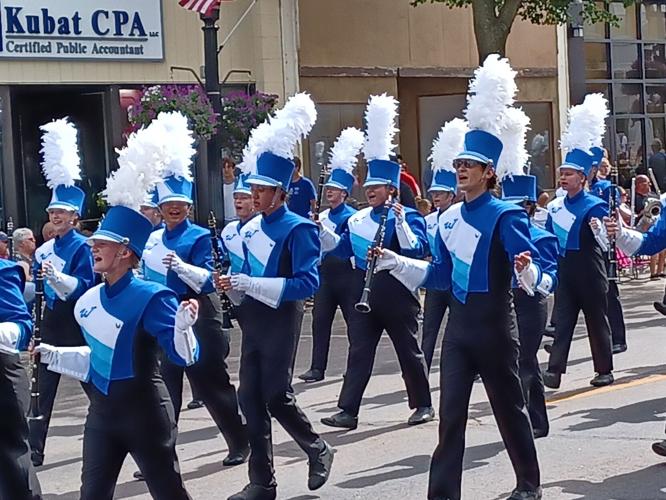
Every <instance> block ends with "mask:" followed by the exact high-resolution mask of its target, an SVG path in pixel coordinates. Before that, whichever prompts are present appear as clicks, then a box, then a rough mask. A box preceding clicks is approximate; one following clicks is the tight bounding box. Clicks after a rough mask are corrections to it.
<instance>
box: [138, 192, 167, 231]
mask: <svg viewBox="0 0 666 500" xmlns="http://www.w3.org/2000/svg"><path fill="white" fill-rule="evenodd" d="M158 201H159V199H158V197H157V189H155V190H153V191H152V192H151V193H150V199H146V200H145V201H143V202H142V203H141V206H140V207H139V211H140V212H141V214H142V215H143V216H144V217H146V218H147V219H148V220H149V221H150V223H151V224H152V225H153V231H157V230H158V229H164V221H163V220H162V214H161V213H160V207H159V205H158V204H157V202H158Z"/></svg>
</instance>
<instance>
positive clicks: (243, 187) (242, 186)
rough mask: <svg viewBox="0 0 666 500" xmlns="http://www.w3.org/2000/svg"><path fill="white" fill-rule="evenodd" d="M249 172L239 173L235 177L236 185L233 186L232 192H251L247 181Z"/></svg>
mask: <svg viewBox="0 0 666 500" xmlns="http://www.w3.org/2000/svg"><path fill="white" fill-rule="evenodd" d="M249 177H250V175H249V174H240V175H239V176H238V179H236V185H235V186H234V194H236V193H238V194H250V195H251V194H252V190H251V189H250V185H249V184H248V183H247V181H248V178H249Z"/></svg>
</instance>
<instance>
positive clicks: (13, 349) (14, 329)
mask: <svg viewBox="0 0 666 500" xmlns="http://www.w3.org/2000/svg"><path fill="white" fill-rule="evenodd" d="M20 339H21V327H20V326H18V325H17V324H16V323H11V322H6V323H0V352H7V353H10V354H16V353H17V352H18V343H19V340H20Z"/></svg>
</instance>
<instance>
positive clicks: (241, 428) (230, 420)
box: [162, 294, 247, 451]
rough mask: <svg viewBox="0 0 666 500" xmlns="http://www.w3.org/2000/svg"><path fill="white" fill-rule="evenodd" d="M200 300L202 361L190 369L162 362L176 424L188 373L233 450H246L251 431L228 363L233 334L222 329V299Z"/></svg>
mask: <svg viewBox="0 0 666 500" xmlns="http://www.w3.org/2000/svg"><path fill="white" fill-rule="evenodd" d="M196 298H197V299H198V301H199V319H198V320H197V322H196V323H195V325H194V328H193V329H194V334H195V335H196V337H197V341H198V342H199V360H198V361H197V362H196V363H194V364H193V365H192V366H189V367H187V368H183V367H181V366H177V365H175V364H173V363H171V362H169V361H168V360H166V359H165V360H164V361H163V363H162V376H163V377H164V382H165V383H166V386H167V389H168V390H169V395H170V396H171V401H172V402H173V407H174V410H175V418H176V422H178V417H179V416H180V409H181V406H182V403H183V373H184V372H187V377H188V379H189V381H190V384H192V391H193V393H194V394H196V396H197V397H198V398H200V399H201V400H202V401H203V402H204V404H205V405H206V409H207V410H208V413H209V414H210V416H211V417H212V418H213V420H214V421H215V424H216V425H217V427H218V428H219V429H220V432H221V433H222V436H223V437H224V439H225V441H226V442H227V445H228V447H229V450H230V451H236V450H239V449H243V448H245V447H246V446H247V430H246V429H245V425H244V424H243V422H242V419H241V416H240V412H239V406H238V398H237V396H236V388H235V387H234V385H233V384H232V383H231V379H230V377H229V369H228V367H227V363H226V361H225V360H226V359H227V356H229V332H227V331H223V330H222V309H221V304H220V299H219V297H218V296H217V295H216V294H209V295H199V296H197V297H196Z"/></svg>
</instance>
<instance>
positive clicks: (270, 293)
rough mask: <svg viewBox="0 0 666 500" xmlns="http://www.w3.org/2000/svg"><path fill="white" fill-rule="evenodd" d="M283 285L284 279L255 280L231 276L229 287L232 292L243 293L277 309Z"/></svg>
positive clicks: (243, 276) (241, 275)
mask: <svg viewBox="0 0 666 500" xmlns="http://www.w3.org/2000/svg"><path fill="white" fill-rule="evenodd" d="M285 284H286V279H285V278H257V277H251V276H248V275H247V274H234V275H233V276H231V286H232V288H233V289H234V290H236V291H239V292H245V293H246V294H247V295H249V296H250V297H253V298H255V299H257V300H258V301H259V302H262V303H264V304H266V305H267V306H269V307H272V308H273V309H277V307H278V306H279V305H280V301H281V299H282V292H283V291H284V287H285Z"/></svg>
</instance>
